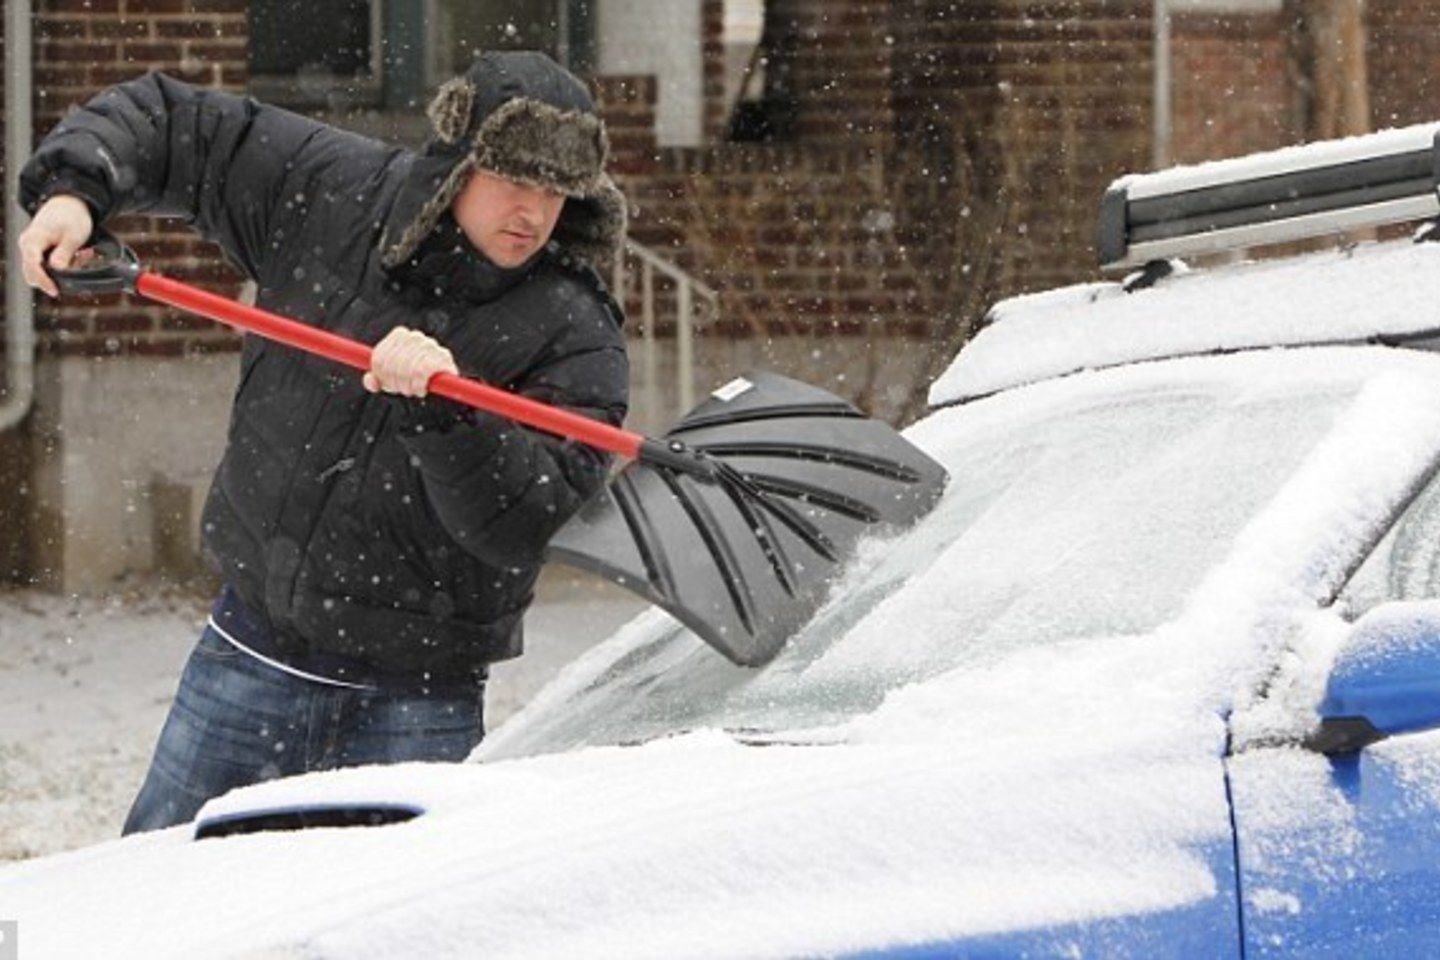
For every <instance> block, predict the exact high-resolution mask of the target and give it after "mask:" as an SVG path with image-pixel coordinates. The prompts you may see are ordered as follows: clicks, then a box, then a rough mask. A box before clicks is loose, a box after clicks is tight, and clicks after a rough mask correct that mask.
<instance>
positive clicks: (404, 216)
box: [22, 58, 628, 683]
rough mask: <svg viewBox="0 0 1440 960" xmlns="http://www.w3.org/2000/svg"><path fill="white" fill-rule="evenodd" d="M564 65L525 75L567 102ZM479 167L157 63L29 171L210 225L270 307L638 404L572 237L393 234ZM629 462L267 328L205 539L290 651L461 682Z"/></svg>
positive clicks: (501, 378)
mask: <svg viewBox="0 0 1440 960" xmlns="http://www.w3.org/2000/svg"><path fill="white" fill-rule="evenodd" d="M546 64H548V61H543V59H539V58H537V59H534V60H526V61H521V62H517V63H516V64H512V65H510V66H511V68H510V69H509V70H508V74H507V75H508V77H509V79H510V82H511V83H512V86H514V87H515V89H516V90H518V91H519V92H520V94H521V95H524V94H525V91H527V90H537V91H542V92H541V93H537V94H536V96H537V97H542V98H543V97H545V96H547V94H545V93H544V92H543V91H546V90H549V89H552V88H554V87H555V82H554V78H553V77H550V76H547V75H545V74H544V71H546V70H548V69H550V67H547V66H546ZM551 67H553V65H551ZM530 70H534V71H535V75H534V76H527V71H530ZM567 79H568V78H567ZM556 105H557V106H561V107H562V108H565V109H573V108H574V106H575V105H574V104H568V103H563V104H556ZM456 162H457V158H456V157H455V156H454V155H453V151H452V152H451V154H446V153H445V152H444V151H443V150H442V151H439V152H436V151H433V150H432V151H430V152H429V153H428V154H427V155H417V154H415V153H413V152H410V151H406V150H402V149H398V148H393V147H389V146H385V145H382V144H379V143H376V142H374V141H371V140H367V139H364V138H361V137H358V136H354V135H351V134H348V133H344V132H341V131H338V130H335V129H333V128H330V127H327V126H324V125H322V124H319V123H316V122H314V121H311V120H308V119H306V118H303V117H300V116H297V115H294V114H291V113H288V112H286V111H283V110H279V109H276V108H273V107H268V106H265V105H262V104H259V103H257V102H255V101H254V100H251V99H246V98H240V97H235V96H230V95H225V94H222V93H217V92H215V91H202V90H198V89H195V88H192V87H189V86H186V85H184V84H181V83H178V82H176V81H174V80H172V79H169V78H167V77H164V76H161V75H150V76H147V77H144V78H142V79H139V80H136V81H133V82H130V83H126V84H123V85H121V86H118V87H115V88H112V89H110V90H108V91H106V92H105V93H102V94H101V95H99V96H98V97H96V98H95V99H94V100H92V101H91V102H90V103H89V104H87V105H86V106H85V107H84V108H82V109H81V110H78V111H75V112H73V113H72V114H71V115H70V116H68V117H67V118H66V119H65V120H64V121H63V122H62V123H61V124H60V126H59V127H57V129H56V130H55V131H54V132H53V133H52V134H51V135H50V136H49V137H47V138H46V140H45V141H44V143H43V144H42V145H41V146H40V148H39V150H38V151H37V152H36V155H35V157H34V158H33V159H32V160H31V162H30V163H29V164H28V165H27V167H26V168H25V170H24V173H23V178H22V179H23V191H24V199H25V202H26V204H27V206H28V207H29V208H30V209H31V210H34V209H35V208H36V207H37V206H38V204H39V203H40V202H41V201H42V200H43V199H44V198H45V197H48V196H50V195H53V194H55V193H71V194H76V195H79V196H81V197H83V198H84V199H85V200H86V201H87V202H88V203H89V204H90V206H91V207H92V209H93V211H94V212H95V213H96V215H97V222H101V221H102V220H103V219H104V218H105V217H107V216H109V215H111V214H114V213H118V212H121V211H125V212H144V213H150V214H158V215H170V216H179V217H183V218H185V219H187V220H188V221H189V222H191V223H192V224H193V225H194V226H195V228H196V229H197V230H199V232H200V233H201V234H203V235H204V236H205V237H207V238H209V239H211V240H213V241H215V242H217V243H219V244H220V246H221V247H222V248H223V249H224V250H225V251H226V253H227V254H228V255H229V256H230V257H231V258H232V259H233V261H234V262H235V263H236V264H237V265H238V266H239V267H240V268H241V269H242V270H243V271H244V272H245V273H246V274H248V275H249V276H250V277H252V278H254V279H255V280H256V281H257V283H258V286H259V296H258V303H259V305H260V306H262V307H265V308H267V309H270V310H273V311H275V312H277V313H281V314H284V315H287V316H290V317H294V318H297V319H300V320H303V321H306V322H308V323H312V324H315V325H317V326H323V327H326V328H328V329H331V330H335V331H337V332H339V333H342V334H344V335H347V336H350V337H354V338H357V339H360V340H363V341H366V342H368V343H372V344H373V343H376V342H378V341H379V340H380V339H381V337H382V336H384V335H385V333H387V332H388V331H390V330H391V329H392V328H394V327H396V326H408V327H412V328H416V329H420V330H422V331H425V332H427V333H429V334H430V335H432V336H434V337H435V338H436V339H438V340H439V341H441V342H442V343H443V344H445V345H446V346H447V347H448V348H449V349H450V350H451V352H452V353H453V354H454V355H455V358H456V361H457V363H458V364H459V367H460V369H461V372H462V373H463V374H465V375H467V376H473V377H478V378H480V379H483V380H485V381H487V382H489V383H492V384H496V385H499V386H503V387H506V388H509V389H512V390H515V391H518V392H520V393H523V394H525V395H527V396H530V397H533V398H536V399H539V400H542V401H545V402H547V403H553V404H558V405H561V406H564V407H567V408H570V409H572V410H576V411H579V412H582V413H585V414H587V415H590V416H593V417H595V418H597V419H601V420H605V421H608V422H610V423H616V424H618V423H619V422H620V421H621V420H622V419H623V417H624V414H625V410H626V399H627V393H626V391H627V381H628V368H627V363H626V356H625V347H624V339H623V336H622V334H621V330H620V316H619V311H618V308H617V307H616V306H615V304H614V303H613V301H612V300H611V299H610V298H609V296H608V295H607V294H606V293H605V291H604V288H603V285H602V284H601V282H600V280H599V278H598V276H596V274H595V273H594V272H593V270H591V269H589V268H588V267H586V266H584V265H583V264H582V263H581V262H580V261H579V259H578V258H577V256H576V255H575V254H574V253H573V252H568V251H567V250H566V249H565V248H563V247H557V246H556V245H555V244H552V245H551V247H550V248H548V249H547V250H546V251H545V252H544V253H542V254H540V255H539V256H538V257H537V258H536V259H534V260H532V262H530V263H529V264H527V265H525V266H523V267H521V268H518V269H515V270H502V269H500V268H498V267H496V266H495V265H494V264H492V263H490V262H489V261H488V260H486V259H484V258H483V257H482V256H480V255H479V254H478V253H476V252H475V251H474V250H473V248H471V247H470V246H469V245H468V244H466V243H464V242H463V235H462V234H460V233H459V231H458V229H457V228H456V227H455V225H454V223H453V221H452V220H450V219H449V218H448V215H444V214H442V215H441V217H440V218H439V219H438V221H437V222H436V224H435V226H434V228H433V229H428V230H427V231H426V233H425V238H424V239H423V241H422V242H420V243H419V244H418V246H417V247H416V248H415V249H413V250H408V251H406V254H407V255H406V257H405V258H404V259H403V260H402V261H401V262H399V263H397V264H395V265H394V266H393V267H389V268H387V267H385V266H382V263H381V258H382V252H383V249H384V243H385V241H384V238H385V237H387V236H389V237H392V238H393V237H398V236H401V235H403V234H404V233H405V232H406V230H407V229H409V228H412V227H413V225H414V223H415V222H416V220H417V217H419V216H420V215H421V211H422V209H423V208H425V207H426V204H427V202H430V207H431V208H432V209H431V212H430V214H427V216H433V207H434V204H433V202H431V201H433V199H434V195H435V190H436V187H437V185H438V184H439V183H440V182H441V181H443V179H444V178H445V176H446V175H447V172H448V171H449V170H451V169H453V167H454V165H455V163H456ZM567 206H568V205H567ZM587 213H590V214H593V213H594V211H593V210H589V211H587ZM592 226H593V225H592ZM413 232H414V231H413V230H411V233H412V234H413ZM590 232H591V234H592V235H593V234H594V231H593V230H592V231H590ZM617 233H618V231H617ZM561 236H562V234H561V232H559V231H557V234H556V237H557V238H559V237H561ZM392 249H393V247H392ZM606 468H607V458H606V457H604V456H603V455H600V454H597V453H595V452H593V451H591V450H589V449H587V448H585V447H583V446H580V445H578V444H574V443H569V442H564V441H561V440H558V439H554V438H551V437H547V436H544V435H541V434H539V433H536V432H533V431H530V430H528V429H524V428H520V427H517V426H515V425H513V424H511V423H509V422H507V421H504V420H501V419H499V418H496V417H493V416H491V415H488V414H484V413H477V412H473V411H467V410H462V409H461V408H460V407H459V406H457V405H452V404H450V403H449V402H448V401H444V400H437V399H431V400H426V401H416V400H411V399H403V398H397V397H390V396H374V395H371V394H369V393H367V392H365V391H364V390H363V389H362V387H361V385H360V378H359V376H358V375H357V374H355V373H354V372H352V371H348V370H346V369H344V368H341V367H339V366H337V365H335V364H332V363H330V362H328V361H325V360H322V359H317V358H313V357H309V356H306V355H303V354H301V353H299V352H298V351H295V350H292V349H289V348H286V347H282V346H277V345H274V344H271V343H267V342H263V341H260V340H259V339H257V338H255V337H247V338H246V342H245V346H244V350H243V353H242V357H241V375H240V384H239V388H238V391H237V393H236V396H235V402H234V407H233V411H232V417H231V423H230V432H229V440H228V444H227V447H226V450H225V454H224V458H223V460H222V462H221V464H220V466H219V469H218V471H217V473H216V476H215V479H214V483H213V485H212V488H211V492H210V496H209V499H208V501H207V504H206V508H205V514H204V530H203V538H204V543H205V546H206V549H207V553H208V555H209V556H210V558H211V559H212V562H213V563H214V564H215V565H216V566H217V568H218V571H219V573H220V574H221V575H222V576H223V577H224V578H225V580H226V581H227V582H228V583H230V584H231V585H232V586H233V587H234V588H235V590H236V591H237V592H238V593H239V595H240V597H241V598H242V599H243V601H244V602H245V604H246V606H248V607H249V608H250V609H251V610H252V611H254V612H256V613H258V614H260V615H261V616H262V617H263V618H264V619H265V620H266V621H267V622H268V624H269V625H270V627H271V628H272V633H273V635H274V637H275V643H276V645H277V646H278V648H279V651H280V654H281V656H282V658H284V659H287V660H290V661H291V662H295V663H313V662H316V660H317V658H318V659H319V660H323V661H328V662H332V663H333V662H338V663H340V664H342V666H341V667H340V668H339V669H340V670H341V672H346V673H347V674H348V675H347V676H345V677H343V678H342V679H355V680H370V681H377V680H378V681H380V682H410V681H417V680H418V681H422V682H427V683H428V682H439V683H444V682H455V681H463V680H465V679H466V678H472V677H477V676H480V675H483V673H484V670H485V665H486V664H488V663H490V662H493V661H496V660H501V659H505V658H508V657H513V656H515V655H517V654H518V653H519V652H520V649H521V639H520V618H521V615H522V613H523V612H524V610H525V608H526V606H527V605H528V603H529V601H530V599H531V596H532V587H533V584H534V582H535V579H536V576H537V574H538V570H539V559H540V556H541V552H542V549H543V547H544V544H545V543H546V541H547V540H548V538H549V537H550V535H551V534H552V533H553V532H554V531H555V530H556V529H557V528H558V527H559V526H560V525H561V524H562V523H563V521H564V520H565V519H566V518H567V517H569V516H570V515H571V514H572V513H573V512H574V511H575V509H576V508H577V507H578V506H579V505H580V503H581V502H582V501H583V500H584V499H585V498H586V497H587V496H589V495H590V494H591V493H593V492H594V491H595V490H596V489H598V488H599V486H600V485H601V484H602V482H603V480H604V476H605V471H606ZM333 672H334V671H332V673H333Z"/></svg>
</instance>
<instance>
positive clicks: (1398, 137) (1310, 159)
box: [1111, 123, 1440, 200]
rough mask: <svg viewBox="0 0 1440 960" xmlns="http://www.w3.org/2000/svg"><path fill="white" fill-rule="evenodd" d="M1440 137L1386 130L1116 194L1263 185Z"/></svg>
mask: <svg viewBox="0 0 1440 960" xmlns="http://www.w3.org/2000/svg"><path fill="white" fill-rule="evenodd" d="M1437 133H1440V123H1422V124H1417V125H1415V126H1413V127H1401V128H1399V129H1393V130H1381V131H1379V132H1377V133H1367V134H1365V135H1364V136H1358V137H1343V138H1340V139H1336V140H1324V141H1321V142H1318V143H1308V144H1303V145H1299V146H1293V147H1284V148H1282V149H1279V150H1268V151H1265V152H1264V153H1253V154H1247V155H1246V156H1243V157H1229V158H1227V159H1224V160H1211V161H1208V162H1206V163H1196V164H1185V165H1181V166H1176V167H1170V168H1168V169H1165V170H1157V171H1156V172H1154V173H1142V174H1130V175H1129V176H1124V177H1120V178H1119V179H1118V180H1116V181H1115V182H1114V183H1113V184H1111V189H1112V190H1113V189H1120V188H1124V189H1125V190H1126V191H1127V193H1128V194H1129V196H1130V197H1131V199H1137V200H1138V199H1142V198H1144V197H1153V196H1157V195H1160V194H1170V193H1179V192H1182V191H1186V190H1199V189H1202V188H1205V187H1213V186H1219V185H1222V184H1227V183H1232V182H1234V181H1236V180H1257V179H1260V178H1263V177H1270V176H1277V175H1280V174H1284V173H1290V172H1293V171H1297V170H1313V169H1316V168H1318V167H1333V166H1340V165H1342V164H1346V163H1355V162H1358V161H1361V160H1369V159H1372V158H1375V157H1385V156H1391V155H1393V154H1398V153H1410V152H1414V151H1420V150H1429V149H1430V148H1431V147H1432V146H1433V145H1434V143H1435V136H1436V134H1437Z"/></svg>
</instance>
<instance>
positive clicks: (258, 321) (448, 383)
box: [134, 272, 645, 460]
mask: <svg viewBox="0 0 1440 960" xmlns="http://www.w3.org/2000/svg"><path fill="white" fill-rule="evenodd" d="M134 289H135V290H136V292H138V293H139V294H140V295H141V296H143V297H146V298H148V299H150V300H155V301H158V302H160V303H165V304H169V305H170V306H172V307H179V308H180V309H182V310H186V311H189V312H191V313H196V314H199V315H200V316H202V317H207V318H209V319H211V320H218V321H219V322H221V323H224V324H226V325H228V326H231V327H234V328H235V329H237V330H240V331H242V332H245V333H253V334H256V335H258V336H262V337H264V338H266V339H267V340H274V341H276V342H277V343H283V344H285V345H286V346H290V347H295V348H296V349H298V350H304V351H305V352H306V353H313V354H315V355H317V356H321V357H325V358H326V359H329V360H334V361H335V362H337V363H341V364H344V365H345V366H348V367H353V368H354V369H356V370H360V371H366V370H369V369H370V353H371V349H370V347H369V346H368V345H367V344H364V343H360V342H359V341H357V340H351V339H349V338H348V337H342V336H339V335H338V334H334V333H331V332H330V331H328V330H321V329H319V328H318V327H312V326H309V325H308V324H304V323H300V322H299V321H297V320H291V319H290V318H288V317H282V316H280V315H279V314H275V313H270V312H269V311H268V310H262V309H260V308H258V307H251V306H246V305H245V304H243V303H237V302H236V301H234V300H231V299H228V298H226V297H221V296H218V295H217V294H213V293H210V292H209V291H206V290H201V289H200V288H198V287H192V286H190V285H189V284H186V283H181V282H180V281H178V280H171V279H169V278H168V277H163V276H161V275H159V274H156V273H149V272H141V273H140V274H139V276H138V277H137V278H136V280H135V282H134ZM429 391H430V392H431V393H434V394H436V395H437V396H441V397H445V398H447V399H450V400H454V401H456V402H457V403H463V404H465V405H466V406H470V407H474V408H476V409H478V410H484V411H486V412H487V413H493V414H496V415H498V416H502V417H505V418H507V419H510V420H514V421H516V422H518V423H523V424H525V425H526V426H528V427H534V428H535V429H537V430H543V431H545V432H546V433H552V434H556V435H558V436H561V437H565V438H566V439H569V440H576V441H578V442H580V443H583V444H585V445H586V446H590V447H594V448H596V449H598V450H604V451H606V452H608V453H614V454H618V455H619V456H622V457H626V458H628V459H631V460H635V459H638V458H639V456H640V448H641V446H642V445H643V444H644V442H645V438H644V437H643V436H641V435H640V434H637V433H632V432H630V431H629V430H622V429H621V428H619V427H612V426H611V425H610V424H608V423H601V422H600V421H599V420H592V419H590V418H589V417H586V416H582V415H581V414H578V413H572V412H570V411H569V410H562V409H560V408H558V407H552V406H550V405H549V404H545V403H541V402H539V401H538V400H531V399H530V398H529V397H522V396H520V395H519V394H515V393H511V392H510V391H508V390H501V389H499V388H498V387H492V386H490V385H489V384H485V383H481V382H479V381H478V380H469V379H467V378H465V377H460V376H456V375H454V374H451V373H438V374H436V375H435V376H434V377H433V378H431V380H430V383H429Z"/></svg>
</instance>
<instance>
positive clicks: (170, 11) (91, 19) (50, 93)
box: [34, 0, 249, 356]
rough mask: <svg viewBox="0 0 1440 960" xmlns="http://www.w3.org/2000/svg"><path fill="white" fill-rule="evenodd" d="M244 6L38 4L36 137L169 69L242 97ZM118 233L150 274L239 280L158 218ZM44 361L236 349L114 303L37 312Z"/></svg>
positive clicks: (117, 299)
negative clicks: (109, 92) (107, 92)
mask: <svg viewBox="0 0 1440 960" xmlns="http://www.w3.org/2000/svg"><path fill="white" fill-rule="evenodd" d="M247 6H248V5H247V3H246V0H39V2H37V3H36V7H35V12H36V21H35V28H34V31H35V48H36V49H35V90H36V99H35V119H36V127H37V129H36V136H37V138H38V137H42V136H44V134H45V133H46V132H47V131H48V130H50V129H51V128H52V127H53V126H54V125H55V124H56V122H58V121H59V119H60V117H61V116H63V115H64V113H65V111H66V110H68V109H70V108H71V107H72V106H74V105H76V104H79V103H83V102H84V101H85V100H86V99H88V98H89V97H91V96H92V95H94V94H95V93H96V92H98V91H99V90H101V89H103V88H104V87H106V86H108V85H110V84H113V83H117V82H120V81H122V80H128V79H131V78H133V77H136V76H139V75H140V74H143V73H144V72H146V71H148V70H163V71H165V72H167V73H169V74H171V75H173V76H176V77H178V78H180V79H183V80H186V81H188V82H191V83H195V84H199V85H202V86H212V87H220V88H224V89H228V90H232V91H237V92H243V90H244V86H245V82H246V76H247V70H246V51H245V44H246V41H247V38H248V32H249V31H248V26H247V22H246V9H247ZM110 227H111V228H112V230H113V231H114V232H115V233H116V234H117V235H119V236H121V237H122V238H124V239H125V240H127V241H128V242H129V243H131V245H132V246H134V247H135V250H136V252H137V253H138V254H139V256H140V257H141V259H142V262H144V263H145V264H146V265H147V266H148V267H150V268H152V269H155V270H158V271H160V272H163V273H165V274H167V275H170V276H173V277H175V278H177V279H181V280H185V281H188V282H191V283H197V284H202V285H205V286H208V287H211V288H213V289H217V290H220V291H222V292H228V293H234V292H236V291H237V290H238V288H239V277H238V275H237V274H235V273H234V272H233V271H231V270H230V269H229V268H227V267H226V266H224V265H223V264H222V262H221V261H220V258H219V253H218V250H217V249H216V248H214V247H212V246H210V245H208V244H205V243H203V242H202V241H199V240H197V239H195V238H194V237H193V235H192V234H190V233H189V232H188V231H185V230H183V229H182V228H180V227H177V226H174V225H172V224H165V223H163V222H161V221H159V220H156V219H153V218H143V217H124V218H117V219H116V220H114V221H112V223H111V224H110ZM36 328H37V334H38V338H39V348H40V351H41V353H42V355H85V356H113V355H121V354H134V355H146V356H148V355H165V356H170V355H179V354H182V353H186V352H197V351H213V350H231V349H235V347H236V346H237V344H238V339H237V338H236V337H235V336H234V335H233V334H230V333H229V332H227V331H225V330H224V329H222V328H219V327H217V326H216V325H215V324H213V323H209V322H208V321H203V320H199V319H196V318H193V317H189V316H185V315H181V314H180V313H178V312H176V311H173V310H170V309H168V308H164V307H160V306H156V305H152V304H149V303H147V302H145V301H142V300H140V299H138V298H134V297H129V296H121V295H111V296H104V297H97V298H93V299H87V300H85V301H66V302H65V303H63V304H59V305H57V304H54V303H52V302H49V301H45V302H43V303H40V304H38V305H37V316H36Z"/></svg>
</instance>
